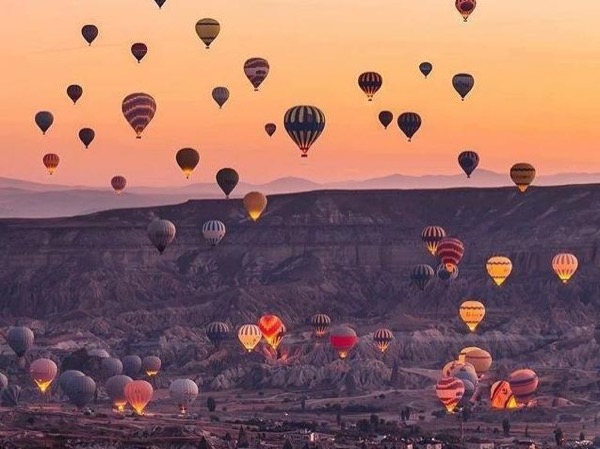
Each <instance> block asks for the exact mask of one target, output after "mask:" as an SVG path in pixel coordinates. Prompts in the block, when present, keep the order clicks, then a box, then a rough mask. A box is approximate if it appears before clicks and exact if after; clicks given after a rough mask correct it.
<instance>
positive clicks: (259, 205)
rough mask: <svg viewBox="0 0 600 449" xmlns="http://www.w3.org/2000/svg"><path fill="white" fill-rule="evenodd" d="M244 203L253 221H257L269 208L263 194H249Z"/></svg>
mask: <svg viewBox="0 0 600 449" xmlns="http://www.w3.org/2000/svg"><path fill="white" fill-rule="evenodd" d="M243 203H244V207H245V208H246V212H248V215H249V216H250V218H251V219H252V221H257V220H258V219H259V218H260V216H261V215H262V213H263V212H264V211H265V209H266V208H267V197H266V196H265V195H264V194H262V193H261V192H249V193H248V194H246V196H245V197H244V200H243Z"/></svg>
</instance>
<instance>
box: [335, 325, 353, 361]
mask: <svg viewBox="0 0 600 449" xmlns="http://www.w3.org/2000/svg"><path fill="white" fill-rule="evenodd" d="M329 342H330V343H331V346H332V347H333V349H335V350H336V351H337V353H338V355H339V356H340V359H345V358H346V357H348V353H349V352H350V351H351V350H352V348H354V346H356V344H357V343H358V336H357V335H356V332H355V331H354V329H352V328H351V327H348V326H338V327H336V328H334V329H332V330H331V332H330V333H329Z"/></svg>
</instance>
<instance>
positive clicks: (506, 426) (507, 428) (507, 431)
mask: <svg viewBox="0 0 600 449" xmlns="http://www.w3.org/2000/svg"><path fill="white" fill-rule="evenodd" d="M502 430H503V431H504V436H506V437H507V436H508V435H510V421H509V420H508V419H506V418H504V419H503V420H502Z"/></svg>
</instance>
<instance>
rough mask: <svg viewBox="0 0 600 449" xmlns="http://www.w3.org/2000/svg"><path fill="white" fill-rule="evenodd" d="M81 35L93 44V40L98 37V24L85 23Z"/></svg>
mask: <svg viewBox="0 0 600 449" xmlns="http://www.w3.org/2000/svg"><path fill="white" fill-rule="evenodd" d="M81 35H82V36H83V38H84V39H85V41H86V42H87V43H88V44H89V45H92V42H94V40H95V39H96V38H97V37H98V27H97V26H96V25H84V26H83V27H82V28H81Z"/></svg>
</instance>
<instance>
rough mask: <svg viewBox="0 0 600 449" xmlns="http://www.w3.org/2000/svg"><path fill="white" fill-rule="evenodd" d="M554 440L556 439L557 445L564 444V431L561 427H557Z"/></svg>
mask: <svg viewBox="0 0 600 449" xmlns="http://www.w3.org/2000/svg"><path fill="white" fill-rule="evenodd" d="M554 441H556V445H557V446H562V445H563V441H564V438H563V431H562V429H561V428H560V427H557V428H556V429H554Z"/></svg>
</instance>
